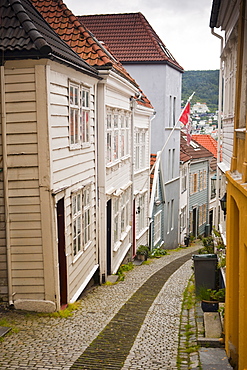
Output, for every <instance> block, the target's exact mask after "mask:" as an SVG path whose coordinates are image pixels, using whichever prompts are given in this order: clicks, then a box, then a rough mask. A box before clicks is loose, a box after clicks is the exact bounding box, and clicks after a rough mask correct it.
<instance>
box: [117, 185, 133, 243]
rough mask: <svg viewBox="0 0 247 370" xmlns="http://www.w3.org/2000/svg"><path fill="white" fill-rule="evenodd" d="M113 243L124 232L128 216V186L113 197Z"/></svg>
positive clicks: (118, 239) (127, 224)
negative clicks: (119, 194) (116, 196)
mask: <svg viewBox="0 0 247 370" xmlns="http://www.w3.org/2000/svg"><path fill="white" fill-rule="evenodd" d="M113 207H114V208H113V212H114V214H113V217H114V243H117V242H119V241H120V239H121V235H123V233H125V232H126V230H127V227H128V226H129V218H130V188H128V189H127V190H126V191H125V192H123V193H122V194H121V196H119V197H118V198H115V199H114V203H113Z"/></svg>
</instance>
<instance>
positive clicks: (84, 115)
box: [69, 81, 91, 149]
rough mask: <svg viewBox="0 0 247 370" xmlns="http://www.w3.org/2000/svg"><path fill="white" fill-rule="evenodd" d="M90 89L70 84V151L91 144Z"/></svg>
mask: <svg viewBox="0 0 247 370" xmlns="http://www.w3.org/2000/svg"><path fill="white" fill-rule="evenodd" d="M90 120H91V118H90V89H89V88H86V87H85V86H83V85H81V84H77V83H74V82H71V81H70V82H69V143H70V149H78V148H81V147H83V146H84V145H85V144H86V145H89V144H90Z"/></svg>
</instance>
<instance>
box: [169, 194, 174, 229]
mask: <svg viewBox="0 0 247 370" xmlns="http://www.w3.org/2000/svg"><path fill="white" fill-rule="evenodd" d="M170 225H171V230H173V229H174V199H172V200H171V222H170Z"/></svg>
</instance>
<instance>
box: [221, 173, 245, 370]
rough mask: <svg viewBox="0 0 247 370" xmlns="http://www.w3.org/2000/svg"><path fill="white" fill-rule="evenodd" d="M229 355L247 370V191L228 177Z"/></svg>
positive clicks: (226, 332)
mask: <svg viewBox="0 0 247 370" xmlns="http://www.w3.org/2000/svg"><path fill="white" fill-rule="evenodd" d="M227 179H228V185H227V221H226V229H227V264H226V266H227V267H226V279H227V287H226V307H225V309H226V315H225V334H226V351H227V355H228V357H229V358H231V360H232V362H233V363H235V364H237V363H238V370H244V369H247V351H246V348H247V272H246V267H247V187H244V186H243V185H242V184H241V181H239V180H238V181H235V180H233V178H232V177H231V175H230V173H228V174H227Z"/></svg>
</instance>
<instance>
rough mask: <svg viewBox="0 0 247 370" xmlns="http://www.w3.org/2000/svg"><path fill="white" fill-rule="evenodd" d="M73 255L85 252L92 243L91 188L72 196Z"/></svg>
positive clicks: (88, 187)
mask: <svg viewBox="0 0 247 370" xmlns="http://www.w3.org/2000/svg"><path fill="white" fill-rule="evenodd" d="M72 229H73V231H72V237H73V255H74V256H76V255H77V254H78V253H79V252H80V251H82V250H84V249H85V248H86V247H87V245H88V244H89V243H90V241H91V188H90V186H87V187H85V188H84V189H83V190H82V191H78V192H76V193H74V194H73V195H72Z"/></svg>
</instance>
